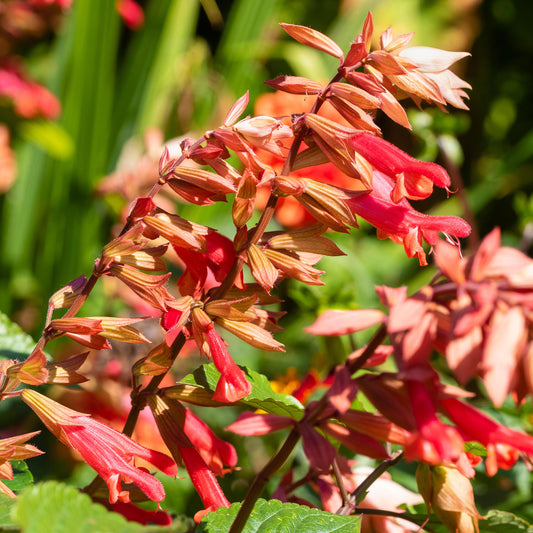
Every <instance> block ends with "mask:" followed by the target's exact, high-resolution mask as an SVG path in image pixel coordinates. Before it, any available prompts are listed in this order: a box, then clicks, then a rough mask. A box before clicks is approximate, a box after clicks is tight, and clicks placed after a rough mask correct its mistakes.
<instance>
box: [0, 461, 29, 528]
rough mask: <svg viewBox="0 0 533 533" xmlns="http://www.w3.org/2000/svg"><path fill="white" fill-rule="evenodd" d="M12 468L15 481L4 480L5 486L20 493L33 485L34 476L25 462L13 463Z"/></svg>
mask: <svg viewBox="0 0 533 533" xmlns="http://www.w3.org/2000/svg"><path fill="white" fill-rule="evenodd" d="M11 466H12V467H13V479H3V480H2V482H3V483H4V485H6V486H8V487H9V488H10V489H11V490H12V491H14V492H19V491H21V490H22V489H25V488H26V487H29V486H30V485H32V484H33V475H32V473H31V472H30V470H29V469H28V465H27V464H26V462H25V461H11ZM0 523H1V522H0Z"/></svg>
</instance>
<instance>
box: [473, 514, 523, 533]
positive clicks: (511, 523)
mask: <svg viewBox="0 0 533 533" xmlns="http://www.w3.org/2000/svg"><path fill="white" fill-rule="evenodd" d="M485 519H486V520H480V521H479V530H480V533H481V532H482V533H509V532H511V531H512V532H513V533H514V532H519V531H526V532H527V533H533V526H532V525H531V524H529V523H528V522H526V521H525V520H524V519H522V518H520V517H518V516H516V515H514V514H513V513H509V512H507V511H498V510H497V509H493V510H491V511H489V512H488V513H487V515H486V516H485Z"/></svg>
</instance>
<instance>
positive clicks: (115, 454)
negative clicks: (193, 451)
mask: <svg viewBox="0 0 533 533" xmlns="http://www.w3.org/2000/svg"><path fill="white" fill-rule="evenodd" d="M21 397H22V399H23V400H24V402H26V403H27V404H28V405H29V406H30V407H31V408H32V409H33V411H34V412H35V413H36V414H37V416H39V418H40V419H41V420H42V422H43V423H44V424H45V425H46V427H47V428H48V429H49V430H50V431H51V432H52V433H53V434H54V435H55V436H56V437H57V438H58V439H59V440H60V441H61V442H62V443H63V444H65V445H66V446H69V447H71V448H74V449H76V450H78V451H79V452H80V454H81V456H82V457H83V459H84V460H85V461H86V462H87V464H89V465H90V466H92V467H93V468H94V469H95V470H96V472H97V473H98V474H99V475H100V476H101V477H102V479H104V481H105V482H106V483H107V486H108V488H109V502H110V503H115V502H117V501H122V502H126V503H127V502H129V501H130V498H129V492H128V491H124V490H121V477H124V478H125V479H127V480H128V481H132V482H133V483H135V484H136V485H137V486H138V487H139V488H140V489H141V490H142V491H143V492H144V493H145V494H146V496H148V498H150V499H151V500H154V501H162V500H163V499H164V498H165V491H164V489H163V485H162V484H161V482H160V481H159V480H157V479H156V478H155V477H154V476H152V475H150V474H149V473H147V472H145V471H144V470H141V469H139V468H136V467H135V466H132V465H131V464H130V463H131V461H132V459H133V458H134V457H139V458H141V459H144V460H146V461H148V462H149V463H151V464H153V465H154V466H157V467H158V468H159V469H160V470H161V471H162V472H164V473H165V474H167V475H170V476H175V475H176V474H177V467H176V464H175V463H174V461H173V460H172V459H170V457H168V456H167V455H164V454H162V453H160V452H156V451H154V450H150V449H148V448H144V447H143V446H140V445H139V444H137V443H136V442H134V441H133V440H131V439H130V438H129V437H127V436H126V435H124V434H122V433H119V432H118V431H115V430H113V429H111V428H110V427H108V426H106V425H105V424H102V423H101V422H98V421H96V420H94V419H93V418H91V417H89V416H86V415H84V414H83V413H79V412H77V411H73V410H72V409H68V408H67V407H65V406H63V405H61V404H59V403H57V402H55V401H53V400H51V399H50V398H47V397H46V396H43V395H42V394H39V393H38V392H36V391H34V390H29V389H25V390H24V391H22V394H21Z"/></svg>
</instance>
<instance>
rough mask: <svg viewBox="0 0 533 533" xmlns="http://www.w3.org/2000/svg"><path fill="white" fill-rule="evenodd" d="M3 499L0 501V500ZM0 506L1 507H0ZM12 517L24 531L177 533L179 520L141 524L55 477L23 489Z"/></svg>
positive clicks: (180, 529) (26, 532)
mask: <svg viewBox="0 0 533 533" xmlns="http://www.w3.org/2000/svg"><path fill="white" fill-rule="evenodd" d="M0 503H3V502H0ZM0 509H1V508H0ZM11 518H12V520H13V521H14V523H15V524H16V525H17V526H20V527H21V528H22V530H23V531H24V532H25V533H48V532H50V533H52V532H53V533H62V532H65V533H67V532H68V533H85V532H87V533H89V532H91V533H92V532H95V531H98V533H115V532H117V531H120V532H121V533H137V532H139V533H140V532H146V533H158V532H163V531H166V532H168V533H179V532H183V531H186V529H184V527H183V525H182V524H176V526H175V527H174V526H172V527H170V528H167V527H156V526H150V527H146V526H141V525H140V524H138V523H136V522H128V521H127V520H126V519H125V518H124V517H123V516H122V515H119V514H117V513H114V512H111V511H108V510H107V509H106V508H105V507H103V506H102V505H100V504H97V503H93V502H92V501H91V499H90V498H89V496H87V495H86V494H82V493H80V492H79V491H78V490H77V489H75V488H74V487H70V486H68V485H65V484H63V483H58V482H55V481H46V482H44V483H38V484H37V485H35V486H34V487H31V488H30V489H27V490H25V491H24V492H23V493H22V494H21V495H20V496H19V497H18V498H17V500H16V503H15V504H14V505H13V506H12V511H11Z"/></svg>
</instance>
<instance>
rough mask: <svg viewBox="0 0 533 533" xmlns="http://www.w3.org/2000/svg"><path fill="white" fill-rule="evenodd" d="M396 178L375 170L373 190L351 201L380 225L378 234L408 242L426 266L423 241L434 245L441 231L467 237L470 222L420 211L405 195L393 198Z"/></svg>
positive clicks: (410, 254)
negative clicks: (397, 198) (400, 197)
mask: <svg viewBox="0 0 533 533" xmlns="http://www.w3.org/2000/svg"><path fill="white" fill-rule="evenodd" d="M392 190H393V182H392V180H391V178H389V177H388V176H386V175H385V174H383V173H382V172H380V171H377V170H374V172H373V190H372V191H371V192H370V193H368V194H363V195H360V196H357V197H354V198H351V199H350V200H348V201H347V203H348V204H349V205H350V206H351V208H352V209H353V211H354V213H355V214H357V215H359V216H361V217H362V218H364V219H365V220H366V221H367V222H370V224H372V225H373V226H375V227H376V228H377V229H378V237H380V238H387V237H388V238H390V239H391V240H393V241H394V242H397V243H401V244H403V245H404V248H405V251H406V253H407V255H408V257H414V256H417V257H418V260H419V261H420V264H421V265H422V266H425V265H427V260H426V254H425V252H424V249H423V248H422V242H423V241H426V242H427V243H428V244H430V245H431V246H434V245H435V244H437V242H438V240H439V239H438V233H439V232H442V233H445V234H446V235H451V236H453V237H466V236H468V235H469V234H470V226H469V225H468V224H467V223H466V222H465V221H464V220H463V219H461V218H459V217H452V216H445V217H441V216H430V215H424V214H423V213H420V212H419V211H416V209H414V208H413V207H412V206H411V204H410V203H409V202H408V201H407V200H406V199H405V198H403V199H401V200H400V201H399V202H398V203H394V202H393V201H392V200H391V192H392Z"/></svg>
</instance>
